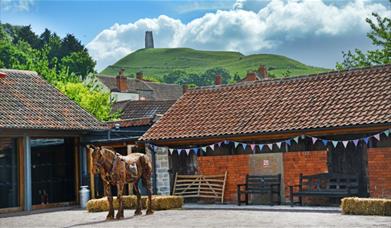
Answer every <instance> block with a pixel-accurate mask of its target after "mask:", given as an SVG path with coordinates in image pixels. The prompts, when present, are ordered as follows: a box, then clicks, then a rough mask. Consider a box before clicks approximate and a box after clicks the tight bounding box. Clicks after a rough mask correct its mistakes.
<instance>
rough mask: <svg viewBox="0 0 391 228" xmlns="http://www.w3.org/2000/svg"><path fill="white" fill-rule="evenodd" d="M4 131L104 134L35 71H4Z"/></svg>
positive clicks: (0, 97)
mask: <svg viewBox="0 0 391 228" xmlns="http://www.w3.org/2000/svg"><path fill="white" fill-rule="evenodd" d="M0 72H4V73H6V74H7V76H6V77H5V78H0V128H18V129H56V130H103V129H106V128H104V127H103V126H102V125H101V123H100V122H99V121H98V120H97V119H96V118H95V117H93V116H92V115H91V114H89V113H88V112H86V111H85V110H84V109H82V108H81V107H80V106H78V105H77V104H76V103H75V102H73V101H71V100H70V99H69V98H68V97H66V96H65V95H63V94H62V93H60V92H59V91H58V90H57V89H55V88H54V87H53V86H51V85H50V84H49V83H47V82H46V81H45V80H43V79H42V78H41V77H40V76H39V75H37V73H35V72H31V71H20V70H7V69H0Z"/></svg>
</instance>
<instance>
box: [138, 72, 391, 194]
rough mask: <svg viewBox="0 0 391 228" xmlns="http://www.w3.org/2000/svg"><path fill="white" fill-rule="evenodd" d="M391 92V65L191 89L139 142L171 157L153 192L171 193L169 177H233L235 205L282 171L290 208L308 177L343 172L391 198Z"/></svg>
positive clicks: (364, 190) (363, 188) (230, 189)
mask: <svg viewBox="0 0 391 228" xmlns="http://www.w3.org/2000/svg"><path fill="white" fill-rule="evenodd" d="M248 78H250V79H251V80H249V79H248ZM216 81H218V80H216ZM390 91H391V65H382V66H376V67H370V68H362V69H353V70H348V71H334V72H328V73H321V74H316V75H307V76H300V77H292V78H284V79H269V78H267V77H263V78H261V79H259V78H257V77H247V80H244V81H242V82H240V83H237V84H233V85H221V84H217V85H215V86H210V87H202V88H197V89H193V90H189V91H187V92H186V93H185V94H184V95H183V96H182V97H181V98H180V99H179V100H178V101H177V102H176V103H175V104H174V106H172V107H171V108H170V110H169V111H168V112H166V114H165V115H164V116H163V117H162V118H161V119H160V120H159V121H158V122H157V123H156V124H154V125H153V126H152V127H151V128H150V129H149V130H148V131H147V132H146V133H145V134H144V135H143V137H142V138H141V139H142V140H144V141H146V142H148V143H150V144H152V145H156V146H157V147H155V149H156V150H157V152H156V153H155V154H156V156H157V160H158V161H159V159H163V161H165V160H164V159H167V160H168V162H167V163H168V164H167V166H164V165H166V164H165V163H164V165H163V166H161V167H160V169H157V172H156V177H157V181H156V182H155V183H156V184H155V187H156V189H157V190H158V191H160V193H163V194H164V193H166V194H167V193H169V191H170V189H167V182H170V180H168V178H167V176H166V175H165V174H164V172H169V173H170V174H171V175H170V176H171V177H172V176H173V175H172V174H173V173H176V172H179V173H187V174H189V173H201V174H221V173H224V172H225V171H228V180H227V188H226V192H225V200H226V201H232V202H235V201H236V185H237V184H239V183H243V182H244V181H245V176H246V174H260V175H266V174H278V173H281V174H282V182H283V183H282V187H281V193H282V194H281V195H284V194H285V197H283V198H284V199H282V200H283V201H284V200H288V199H289V197H288V193H289V192H288V186H289V185H293V184H297V182H298V177H299V174H300V173H303V174H304V175H309V174H315V173H343V174H358V175H359V178H360V186H359V187H360V195H362V196H368V195H369V196H371V197H391V166H390V165H389V164H391V138H390V136H387V135H388V133H389V131H388V129H390V128H391V93H390ZM383 132H384V133H385V134H383ZM379 133H380V134H379ZM374 135H375V137H372V136H374ZM312 137H316V138H312ZM314 139H315V140H314ZM221 142H223V143H221ZM237 143H242V144H243V143H244V144H247V145H248V146H246V147H245V148H244V147H243V145H240V144H239V145H238V144H237ZM211 144H213V145H214V146H213V147H214V148H213V149H212V148H211V147H210V146H208V145H211ZM259 144H261V145H263V147H262V148H260V147H258V146H257V147H254V146H253V148H252V147H251V145H259ZM205 146H208V147H207V149H206V152H202V153H200V152H199V151H198V152H197V151H194V150H191V152H190V153H189V155H187V154H186V153H180V154H179V155H178V154H177V151H174V152H173V153H172V155H171V153H169V152H172V149H175V148H181V149H180V150H179V152H181V151H182V148H200V149H205ZM195 152H197V153H195ZM178 157H179V158H181V159H178ZM171 182H172V180H171Z"/></svg>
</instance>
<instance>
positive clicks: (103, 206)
mask: <svg viewBox="0 0 391 228" xmlns="http://www.w3.org/2000/svg"><path fill="white" fill-rule="evenodd" d="M113 198H114V200H113V206H114V209H115V210H118V207H119V204H118V200H117V197H113ZM147 201H148V197H147V196H143V197H141V203H142V209H146V208H147ZM123 203H124V208H125V209H136V205H137V204H136V203H137V197H136V196H134V195H132V196H123ZM182 206H183V197H181V196H152V209H153V210H168V209H174V208H182ZM87 210H88V212H101V211H108V210H109V201H108V200H107V197H103V198H100V199H92V200H89V201H88V202H87Z"/></svg>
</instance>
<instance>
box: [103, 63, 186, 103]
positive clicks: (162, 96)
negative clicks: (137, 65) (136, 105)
mask: <svg viewBox="0 0 391 228" xmlns="http://www.w3.org/2000/svg"><path fill="white" fill-rule="evenodd" d="M97 78H98V80H99V82H100V83H101V84H102V85H103V87H104V89H105V90H107V91H110V92H111V95H112V98H115V99H116V101H117V102H119V101H124V100H177V99H178V98H179V97H180V96H182V94H183V93H182V87H181V86H180V85H176V84H166V83H156V82H151V81H148V80H145V79H144V78H143V73H142V72H138V73H137V75H136V78H128V77H126V76H125V75H124V70H121V71H120V72H119V75H118V76H116V77H112V76H105V75H98V76H97Z"/></svg>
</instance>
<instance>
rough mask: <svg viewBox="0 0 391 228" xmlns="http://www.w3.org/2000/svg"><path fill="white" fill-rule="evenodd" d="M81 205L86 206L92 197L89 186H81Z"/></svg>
mask: <svg viewBox="0 0 391 228" xmlns="http://www.w3.org/2000/svg"><path fill="white" fill-rule="evenodd" d="M79 193H80V207H81V208H86V207H87V202H88V200H89V199H90V190H88V186H80V191H79Z"/></svg>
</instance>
